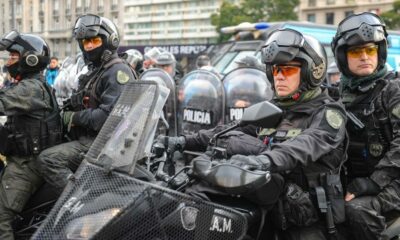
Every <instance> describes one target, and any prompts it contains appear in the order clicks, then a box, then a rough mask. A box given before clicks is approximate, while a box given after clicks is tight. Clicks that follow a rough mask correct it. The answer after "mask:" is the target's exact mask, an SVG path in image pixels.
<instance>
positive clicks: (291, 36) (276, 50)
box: [262, 29, 322, 65]
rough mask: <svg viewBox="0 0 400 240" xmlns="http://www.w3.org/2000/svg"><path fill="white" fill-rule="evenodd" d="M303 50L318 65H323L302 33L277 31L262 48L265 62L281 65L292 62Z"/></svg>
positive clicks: (288, 30) (284, 30)
mask: <svg viewBox="0 0 400 240" xmlns="http://www.w3.org/2000/svg"><path fill="white" fill-rule="evenodd" d="M301 49H303V51H304V52H306V54H307V55H308V56H310V57H311V58H312V59H313V61H314V62H315V64H316V65H319V64H321V63H322V59H321V58H320V57H319V56H318V54H317V53H316V52H315V51H314V49H313V48H312V47H311V46H310V45H309V44H308V43H307V41H305V39H304V36H303V35H302V34H301V33H300V32H297V31H295V30H292V29H277V30H275V31H273V32H272V33H271V34H270V36H269V37H268V40H267V42H266V44H265V45H264V46H263V48H262V53H263V54H262V58H263V62H264V63H267V64H272V63H273V64H279V63H286V62H289V61H292V60H293V59H294V58H295V57H296V56H298V54H299V52H300V50H301Z"/></svg>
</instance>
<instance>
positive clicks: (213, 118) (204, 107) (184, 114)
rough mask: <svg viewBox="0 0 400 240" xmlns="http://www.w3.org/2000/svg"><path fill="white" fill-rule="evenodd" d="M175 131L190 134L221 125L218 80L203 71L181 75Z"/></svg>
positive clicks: (220, 99) (221, 95)
mask: <svg viewBox="0 0 400 240" xmlns="http://www.w3.org/2000/svg"><path fill="white" fill-rule="evenodd" d="M177 97H178V106H179V107H178V114H177V117H178V134H179V135H180V134H193V133H197V132H198V131H199V130H200V129H210V128H214V127H216V126H217V125H218V124H221V123H222V121H223V115H224V113H223V110H224V101H225V97H224V89H223V85H222V82H221V79H220V78H219V77H218V76H217V75H215V74H213V73H211V72H209V71H206V70H201V69H200V70H195V71H192V72H190V73H188V74H187V75H185V76H184V77H183V78H182V80H181V82H180V84H179V86H178V93H177Z"/></svg>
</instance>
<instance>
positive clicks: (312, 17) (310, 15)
mask: <svg viewBox="0 0 400 240" xmlns="http://www.w3.org/2000/svg"><path fill="white" fill-rule="evenodd" d="M307 21H309V22H313V23H315V13H310V14H307Z"/></svg>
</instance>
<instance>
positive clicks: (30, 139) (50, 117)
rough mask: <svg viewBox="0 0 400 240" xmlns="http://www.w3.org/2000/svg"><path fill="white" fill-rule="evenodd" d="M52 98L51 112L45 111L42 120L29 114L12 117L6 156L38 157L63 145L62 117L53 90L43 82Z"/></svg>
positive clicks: (7, 124)
mask: <svg viewBox="0 0 400 240" xmlns="http://www.w3.org/2000/svg"><path fill="white" fill-rule="evenodd" d="M41 83H42V87H43V90H45V92H47V94H48V95H49V98H50V104H51V111H50V112H48V111H46V110H43V113H42V116H41V118H35V117H32V116H31V115H29V114H23V115H15V116H10V117H9V119H8V120H7V123H6V128H7V130H8V139H7V146H8V151H7V153H6V154H9V155H17V156H30V155H37V154H39V153H40V152H41V151H42V150H44V149H46V148H48V147H51V146H54V145H57V144H59V143H61V140H62V128H61V117H60V112H59V108H58V104H57V100H56V97H55V95H54V91H53V89H52V88H51V87H50V86H49V85H48V83H46V82H41Z"/></svg>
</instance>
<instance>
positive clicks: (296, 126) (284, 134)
mask: <svg viewBox="0 0 400 240" xmlns="http://www.w3.org/2000/svg"><path fill="white" fill-rule="evenodd" d="M316 112H318V111H316ZM311 119H312V117H311V116H310V117H308V118H306V119H305V118H301V117H299V118H297V119H292V120H288V119H285V118H284V119H283V120H282V121H281V123H280V124H279V126H278V127H277V128H276V129H262V130H260V131H259V133H258V137H259V138H260V139H261V140H262V141H264V143H265V144H267V145H269V146H271V147H272V146H273V145H274V144H275V143H281V142H284V141H287V140H290V139H291V138H294V137H296V136H297V135H299V134H300V133H302V132H303V131H304V130H305V129H307V128H308V126H309V125H310V123H309V121H310V120H311ZM343 151H344V149H341V148H338V149H335V150H334V151H332V152H330V153H328V154H326V155H324V156H322V157H321V158H320V159H319V160H318V161H316V162H314V163H312V164H311V165H310V166H307V167H304V166H302V165H301V164H298V165H297V166H296V168H295V169H293V170H291V171H290V172H288V173H284V174H283V175H284V176H285V179H286V180H287V181H289V182H293V183H296V184H297V185H299V186H300V187H301V188H302V189H303V190H305V191H308V190H309V189H310V188H313V187H316V186H320V182H321V181H320V175H321V174H323V173H332V174H333V173H337V172H338V171H339V166H338V168H337V169H331V168H330V167H329V166H328V164H324V163H325V162H327V163H328V162H331V163H332V162H337V161H338V159H341V158H342V155H343Z"/></svg>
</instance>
